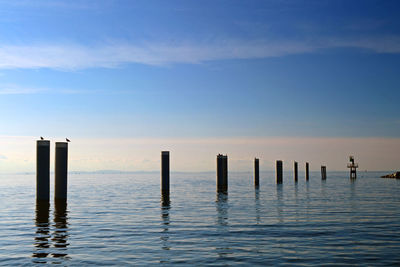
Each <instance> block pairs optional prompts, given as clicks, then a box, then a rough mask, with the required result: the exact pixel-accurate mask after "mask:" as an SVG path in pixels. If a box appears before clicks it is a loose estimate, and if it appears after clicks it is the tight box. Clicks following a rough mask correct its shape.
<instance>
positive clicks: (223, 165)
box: [217, 154, 228, 192]
mask: <svg viewBox="0 0 400 267" xmlns="http://www.w3.org/2000/svg"><path fill="white" fill-rule="evenodd" d="M227 190H228V156H226V155H225V156H224V155H222V154H218V155H217V191H218V192H226V191H227Z"/></svg>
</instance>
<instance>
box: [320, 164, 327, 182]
mask: <svg viewBox="0 0 400 267" xmlns="http://www.w3.org/2000/svg"><path fill="white" fill-rule="evenodd" d="M321 179H322V180H326V166H321Z"/></svg>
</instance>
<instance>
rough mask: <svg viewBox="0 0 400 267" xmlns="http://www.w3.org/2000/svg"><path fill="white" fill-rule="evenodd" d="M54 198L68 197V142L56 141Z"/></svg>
mask: <svg viewBox="0 0 400 267" xmlns="http://www.w3.org/2000/svg"><path fill="white" fill-rule="evenodd" d="M54 173H55V182H54V198H55V199H67V191H68V190H67V188H68V179H67V176H68V143H67V142H56V158H55V171H54Z"/></svg>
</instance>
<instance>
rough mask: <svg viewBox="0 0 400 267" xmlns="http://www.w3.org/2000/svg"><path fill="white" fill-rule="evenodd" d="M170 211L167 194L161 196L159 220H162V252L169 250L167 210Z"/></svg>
mask: <svg viewBox="0 0 400 267" xmlns="http://www.w3.org/2000/svg"><path fill="white" fill-rule="evenodd" d="M170 209H171V202H170V199H169V194H162V195H161V219H162V224H161V229H162V233H161V237H160V239H161V243H162V249H164V250H170V248H171V247H170V244H169V224H170V220H169V210H170Z"/></svg>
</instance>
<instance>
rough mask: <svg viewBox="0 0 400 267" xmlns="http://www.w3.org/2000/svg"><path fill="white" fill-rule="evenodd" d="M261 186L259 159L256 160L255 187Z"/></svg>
mask: <svg viewBox="0 0 400 267" xmlns="http://www.w3.org/2000/svg"><path fill="white" fill-rule="evenodd" d="M259 185H260V161H259V159H258V158H255V159H254V186H255V187H259Z"/></svg>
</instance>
